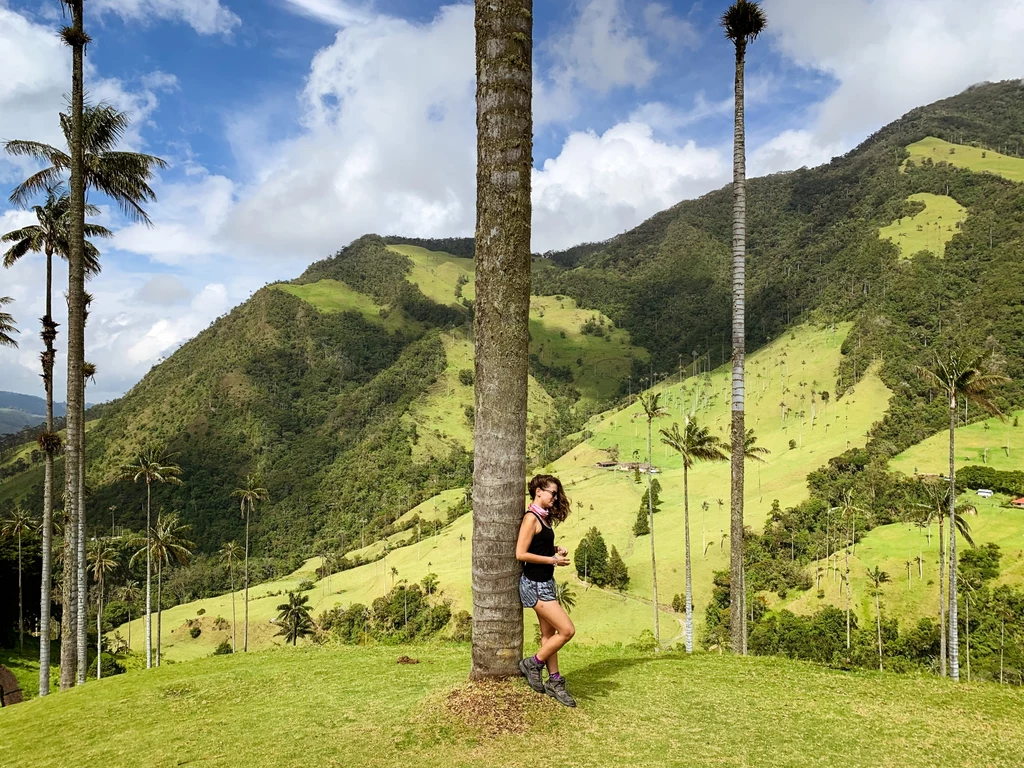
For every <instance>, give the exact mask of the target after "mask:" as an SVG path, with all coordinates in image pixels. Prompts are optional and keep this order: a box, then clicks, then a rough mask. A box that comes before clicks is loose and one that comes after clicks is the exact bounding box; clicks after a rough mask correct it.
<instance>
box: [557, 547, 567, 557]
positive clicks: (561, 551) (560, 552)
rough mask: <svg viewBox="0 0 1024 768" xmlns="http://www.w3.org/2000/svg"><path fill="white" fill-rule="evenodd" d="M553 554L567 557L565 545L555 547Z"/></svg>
mask: <svg viewBox="0 0 1024 768" xmlns="http://www.w3.org/2000/svg"><path fill="white" fill-rule="evenodd" d="M555 554H558V555H562V556H563V557H568V556H569V550H568V549H566V548H565V547H555Z"/></svg>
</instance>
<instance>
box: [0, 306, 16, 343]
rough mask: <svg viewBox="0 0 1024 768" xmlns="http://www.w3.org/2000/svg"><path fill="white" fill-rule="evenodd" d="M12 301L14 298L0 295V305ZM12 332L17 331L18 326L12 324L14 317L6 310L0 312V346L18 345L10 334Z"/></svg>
mask: <svg viewBox="0 0 1024 768" xmlns="http://www.w3.org/2000/svg"><path fill="white" fill-rule="evenodd" d="M13 303H14V299H12V298H11V297H10V296H0V307H3V306H5V305H7V304H13ZM12 333H19V331H18V326H16V325H15V324H14V317H12V316H11V314H10V313H8V312H0V347H17V346H18V342H17V341H15V340H14V337H13V336H12V335H11V334H12Z"/></svg>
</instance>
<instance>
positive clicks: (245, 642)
mask: <svg viewBox="0 0 1024 768" xmlns="http://www.w3.org/2000/svg"><path fill="white" fill-rule="evenodd" d="M248 507H249V508H248V509H247V510H246V512H245V626H244V627H243V629H242V652H243V653H248V651H249V518H250V517H252V502H249V505H248Z"/></svg>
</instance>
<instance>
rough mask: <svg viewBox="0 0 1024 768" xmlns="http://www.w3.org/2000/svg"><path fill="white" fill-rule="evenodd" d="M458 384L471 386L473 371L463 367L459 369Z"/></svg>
mask: <svg viewBox="0 0 1024 768" xmlns="http://www.w3.org/2000/svg"><path fill="white" fill-rule="evenodd" d="M459 384H462V385H464V386H467V387H471V386H473V371H472V370H471V369H469V368H463V369H462V370H460V371H459Z"/></svg>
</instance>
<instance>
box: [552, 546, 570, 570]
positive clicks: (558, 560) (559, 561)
mask: <svg viewBox="0 0 1024 768" xmlns="http://www.w3.org/2000/svg"><path fill="white" fill-rule="evenodd" d="M559 549H561V547H559ZM553 563H554V565H559V566H561V565H568V564H569V558H568V557H566V556H565V555H564V554H562V553H561V552H559V553H558V554H556V555H555V559H554V561H553Z"/></svg>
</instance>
